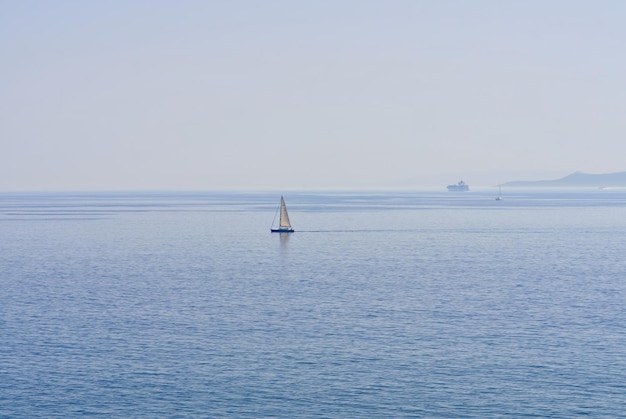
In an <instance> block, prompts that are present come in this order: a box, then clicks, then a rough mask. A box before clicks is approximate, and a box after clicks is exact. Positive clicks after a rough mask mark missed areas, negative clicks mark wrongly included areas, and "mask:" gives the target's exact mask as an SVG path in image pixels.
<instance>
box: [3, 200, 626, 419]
mask: <svg viewBox="0 0 626 419" xmlns="http://www.w3.org/2000/svg"><path fill="white" fill-rule="evenodd" d="M494 198H495V193H494V192H493V191H491V190H490V191H486V190H485V191H478V192H469V193H462V194H451V193H448V192H434V191H421V192H352V193H348V192H306V193H304V192H291V193H285V199H286V202H287V205H288V209H289V213H290V218H291V221H292V223H293V225H294V228H295V229H296V233H294V234H290V235H284V234H283V235H280V234H271V233H270V232H269V228H270V223H271V221H272V219H273V217H274V214H275V211H276V207H277V205H278V202H279V199H280V196H279V195H277V194H275V193H234V192H233V193H208V192H207V193H147V192H146V193H3V194H0V333H1V335H0V337H1V339H0V417H11V418H35V417H46V418H59V417H63V418H67V417H83V416H91V417H106V418H110V417H120V418H121V417H159V418H173V417H181V418H182V417H202V418H204V417H206V418H239V417H250V418H252V417H254V418H256V417H280V418H348V417H360V418H366V417H367V418H369V417H372V418H381V417H427V418H438V417H440V418H453V417H454V418H485V417H555V418H572V417H578V416H589V417H594V418H596V417H620V416H621V417H624V415H625V413H624V412H626V258H625V256H624V255H626V191H620V190H603V191H600V190H597V191H596V190H593V191H592V190H586V191H585V190H580V191H553V190H550V191H513V192H507V194H506V196H505V200H504V201H495V199H494Z"/></svg>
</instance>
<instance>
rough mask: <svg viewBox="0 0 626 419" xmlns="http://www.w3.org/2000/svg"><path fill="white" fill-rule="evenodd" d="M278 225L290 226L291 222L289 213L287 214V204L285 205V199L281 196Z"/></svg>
mask: <svg viewBox="0 0 626 419" xmlns="http://www.w3.org/2000/svg"><path fill="white" fill-rule="evenodd" d="M280 227H281V228H283V227H287V228H291V223H290V222H289V214H287V206H286V205H285V200H284V199H283V197H282V196H281V197H280Z"/></svg>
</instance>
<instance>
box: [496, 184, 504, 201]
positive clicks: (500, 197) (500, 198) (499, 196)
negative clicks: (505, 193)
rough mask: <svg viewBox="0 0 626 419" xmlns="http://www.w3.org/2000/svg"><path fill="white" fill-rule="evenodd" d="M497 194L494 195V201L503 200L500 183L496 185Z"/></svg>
mask: <svg viewBox="0 0 626 419" xmlns="http://www.w3.org/2000/svg"><path fill="white" fill-rule="evenodd" d="M498 191H499V193H498V196H497V197H496V201H503V200H504V198H503V197H502V185H498Z"/></svg>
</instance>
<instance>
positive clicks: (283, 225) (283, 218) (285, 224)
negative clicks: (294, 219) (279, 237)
mask: <svg viewBox="0 0 626 419" xmlns="http://www.w3.org/2000/svg"><path fill="white" fill-rule="evenodd" d="M275 219H276V216H274V220H275ZM273 224H274V222H272V226H273ZM270 230H271V231H272V233H293V232H294V229H293V228H291V223H290V222H289V214H287V206H286V205H285V200H284V199H283V197H282V196H281V197H280V221H279V223H278V228H270Z"/></svg>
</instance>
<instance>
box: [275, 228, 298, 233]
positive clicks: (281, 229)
mask: <svg viewBox="0 0 626 419" xmlns="http://www.w3.org/2000/svg"><path fill="white" fill-rule="evenodd" d="M271 231H272V233H293V232H294V231H295V230H293V229H286V228H272V229H271Z"/></svg>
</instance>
